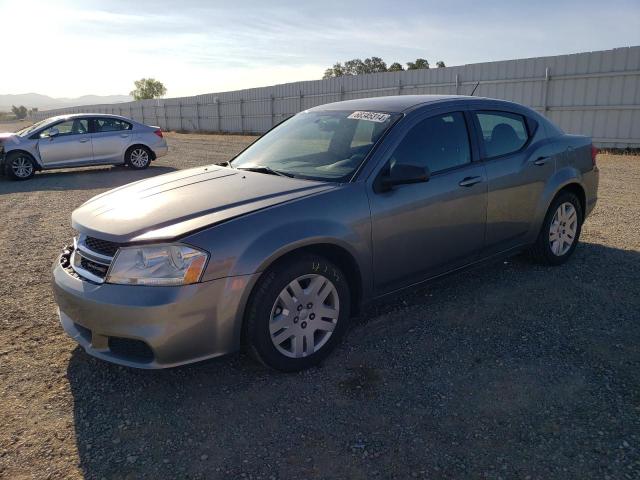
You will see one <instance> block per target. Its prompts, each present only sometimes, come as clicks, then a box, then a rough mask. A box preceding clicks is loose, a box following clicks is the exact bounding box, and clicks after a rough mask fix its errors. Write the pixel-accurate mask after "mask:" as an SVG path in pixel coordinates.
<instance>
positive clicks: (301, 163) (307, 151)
mask: <svg viewBox="0 0 640 480" xmlns="http://www.w3.org/2000/svg"><path fill="white" fill-rule="evenodd" d="M399 117H400V114H389V113H380V112H362V111H356V112H354V111H353V110H350V111H312V112H302V113H299V114H298V115H296V116H295V117H292V118H291V119H289V120H287V121H286V122H284V123H282V124H281V125H280V126H278V127H276V128H274V129H273V130H271V131H270V132H269V133H267V134H266V135H265V136H263V137H262V138H260V139H259V140H258V141H256V142H255V143H254V144H253V145H251V146H250V147H249V148H247V149H246V150H245V151H244V152H242V153H241V154H240V155H238V156H237V157H236V158H235V159H234V160H233V161H232V162H231V165H232V166H233V167H234V168H246V169H255V170H256V171H263V172H265V173H278V174H283V175H287V176H294V177H298V178H307V179H313V180H328V181H334V182H343V181H347V180H349V179H350V178H351V176H352V175H353V173H354V172H355V171H356V169H357V168H358V167H359V166H360V164H361V163H362V161H363V160H364V158H365V157H366V155H367V154H368V153H369V151H370V150H371V148H373V145H374V144H375V143H376V142H377V141H378V139H380V138H381V137H382V135H383V134H384V133H385V132H386V131H387V130H388V129H389V127H391V125H393V124H394V123H395V121H396V120H397V119H398V118H399Z"/></svg>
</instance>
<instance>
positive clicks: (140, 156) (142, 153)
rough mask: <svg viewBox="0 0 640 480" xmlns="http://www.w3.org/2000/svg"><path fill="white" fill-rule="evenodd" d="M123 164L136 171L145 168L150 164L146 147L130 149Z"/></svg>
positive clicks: (149, 154) (149, 156)
mask: <svg viewBox="0 0 640 480" xmlns="http://www.w3.org/2000/svg"><path fill="white" fill-rule="evenodd" d="M125 163H126V164H127V165H129V167H131V168H134V169H136V170H142V169H144V168H147V167H148V166H149V164H150V163H151V152H150V151H149V149H148V148H147V147H142V146H137V147H131V148H130V149H129V150H127V153H126V155H125Z"/></svg>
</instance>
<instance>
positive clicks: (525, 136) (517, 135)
mask: <svg viewBox="0 0 640 480" xmlns="http://www.w3.org/2000/svg"><path fill="white" fill-rule="evenodd" d="M474 115H475V116H476V119H477V120H478V124H479V126H480V131H481V133H482V142H483V144H484V151H485V156H486V157H487V158H493V157H500V156H502V155H508V154H510V153H514V152H517V151H518V150H520V149H521V148H522V147H524V145H525V144H526V143H527V141H528V140H529V133H528V132H527V124H526V121H525V118H524V117H523V116H522V115H518V114H516V113H510V112H475V113H474Z"/></svg>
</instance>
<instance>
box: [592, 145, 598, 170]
mask: <svg viewBox="0 0 640 480" xmlns="http://www.w3.org/2000/svg"><path fill="white" fill-rule="evenodd" d="M597 156H598V149H597V148H596V147H594V146H593V144H591V163H593V166H594V167H595V166H596V157H597Z"/></svg>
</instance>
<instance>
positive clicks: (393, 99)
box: [309, 95, 516, 113]
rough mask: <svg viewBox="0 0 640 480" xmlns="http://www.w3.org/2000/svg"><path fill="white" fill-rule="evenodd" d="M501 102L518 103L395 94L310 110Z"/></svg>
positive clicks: (390, 109) (392, 110)
mask: <svg viewBox="0 0 640 480" xmlns="http://www.w3.org/2000/svg"><path fill="white" fill-rule="evenodd" d="M469 101H473V102H478V101H480V102H483V101H486V102H500V103H504V104H509V105H516V104H513V103H512V102H506V101H504V100H495V99H492V98H483V97H470V96H468V95H393V96H388V97H372V98H357V99H354V100H345V101H342V102H335V103H328V104H325V105H320V106H317V107H314V108H311V109H309V111H321V110H371V111H381V112H387V113H406V112H408V111H410V110H413V109H415V108H417V107H422V106H425V105H429V104H435V103H445V102H456V103H458V102H469Z"/></svg>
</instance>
